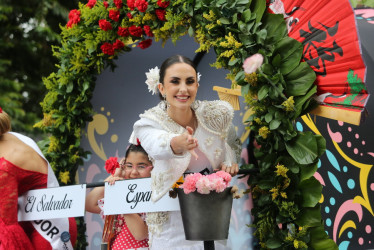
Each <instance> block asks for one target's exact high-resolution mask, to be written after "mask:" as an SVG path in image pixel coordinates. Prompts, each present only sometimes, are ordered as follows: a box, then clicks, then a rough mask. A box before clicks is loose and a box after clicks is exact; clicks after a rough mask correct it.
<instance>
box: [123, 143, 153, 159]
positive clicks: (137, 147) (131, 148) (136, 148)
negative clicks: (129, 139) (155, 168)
mask: <svg viewBox="0 0 374 250" xmlns="http://www.w3.org/2000/svg"><path fill="white" fill-rule="evenodd" d="M131 152H134V153H136V152H140V153H143V154H145V155H146V156H148V154H147V152H145V150H144V148H143V147H142V146H141V145H135V144H130V146H129V147H128V148H127V150H126V154H125V158H127V156H128V155H129V154H130V153H131Z"/></svg>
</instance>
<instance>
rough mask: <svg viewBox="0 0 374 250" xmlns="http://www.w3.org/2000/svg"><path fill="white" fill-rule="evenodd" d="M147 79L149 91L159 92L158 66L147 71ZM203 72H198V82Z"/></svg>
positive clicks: (153, 93)
mask: <svg viewBox="0 0 374 250" xmlns="http://www.w3.org/2000/svg"><path fill="white" fill-rule="evenodd" d="M145 75H146V76H147V80H146V81H145V83H146V84H147V85H148V90H149V92H152V95H155V94H157V92H158V84H160V69H159V68H158V67H157V66H156V67H154V68H153V69H150V70H149V71H148V72H146V73H145ZM200 78H201V74H200V72H197V82H198V83H199V82H200Z"/></svg>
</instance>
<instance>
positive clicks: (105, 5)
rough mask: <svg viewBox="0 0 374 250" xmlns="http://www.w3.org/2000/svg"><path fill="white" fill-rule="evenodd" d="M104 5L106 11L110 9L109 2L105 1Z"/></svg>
mask: <svg viewBox="0 0 374 250" xmlns="http://www.w3.org/2000/svg"><path fill="white" fill-rule="evenodd" d="M103 5H104V7H105V9H108V7H109V3H108V2H107V1H104V2H103Z"/></svg>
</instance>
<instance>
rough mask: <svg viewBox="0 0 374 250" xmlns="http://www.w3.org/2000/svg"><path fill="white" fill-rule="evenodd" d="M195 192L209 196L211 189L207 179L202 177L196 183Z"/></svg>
mask: <svg viewBox="0 0 374 250" xmlns="http://www.w3.org/2000/svg"><path fill="white" fill-rule="evenodd" d="M196 189H197V192H199V193H200V194H209V193H210V190H212V188H211V182H210V180H209V178H208V177H206V176H203V177H201V178H200V179H199V180H198V181H197V182H196Z"/></svg>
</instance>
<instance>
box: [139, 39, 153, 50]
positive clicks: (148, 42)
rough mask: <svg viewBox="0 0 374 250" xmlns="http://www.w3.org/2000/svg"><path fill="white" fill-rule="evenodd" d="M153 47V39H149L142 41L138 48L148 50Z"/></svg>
mask: <svg viewBox="0 0 374 250" xmlns="http://www.w3.org/2000/svg"><path fill="white" fill-rule="evenodd" d="M151 45H152V39H147V40H144V41H141V42H140V43H139V44H138V47H140V48H141V49H146V48H148V47H149V46H151Z"/></svg>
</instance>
